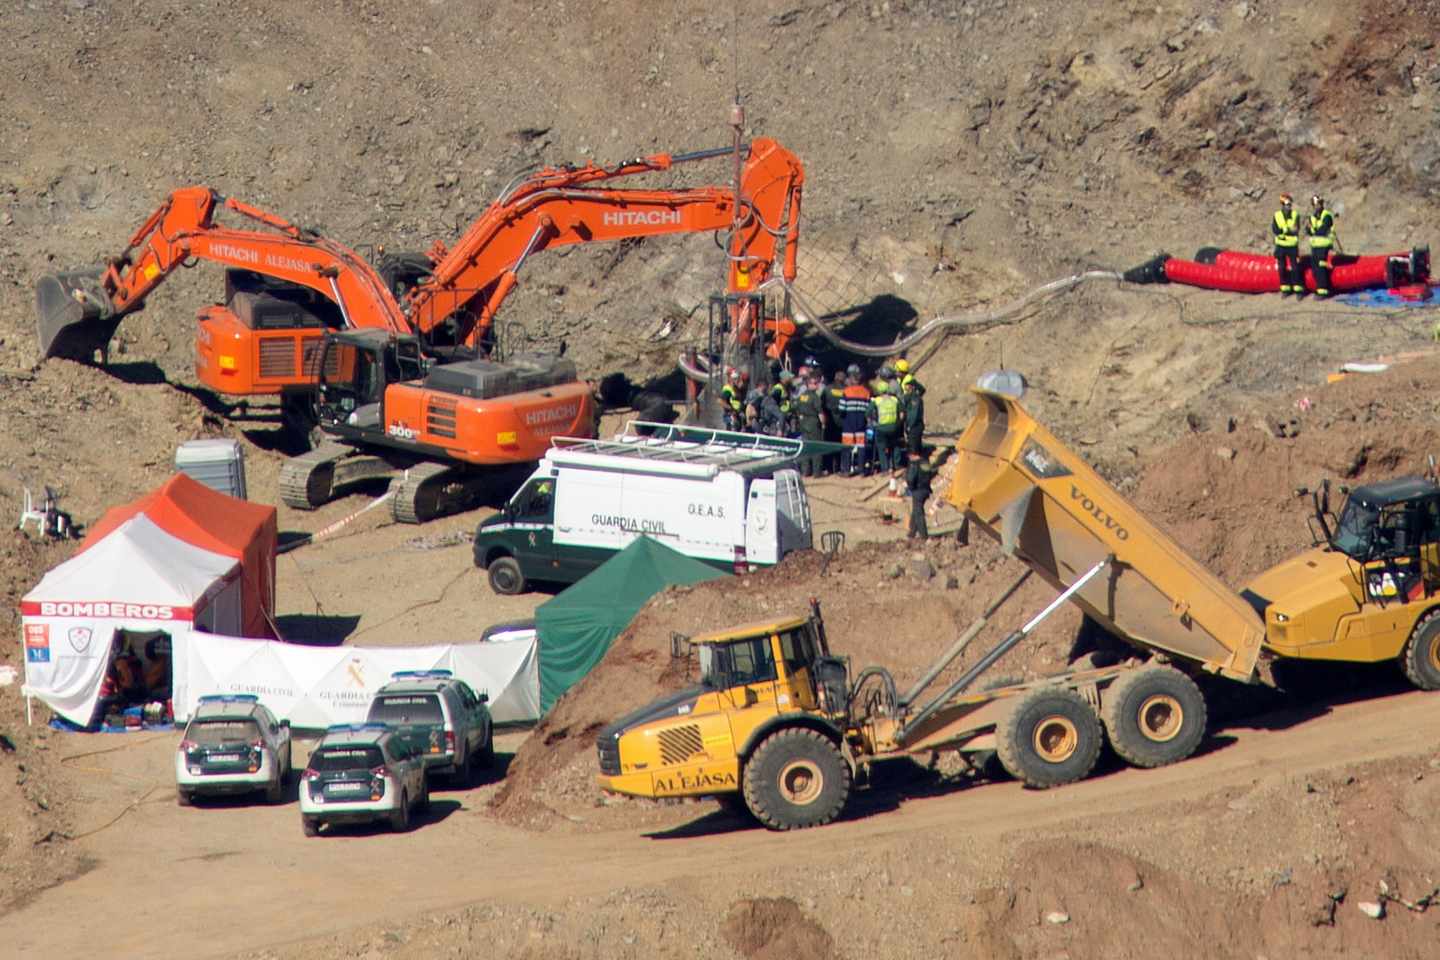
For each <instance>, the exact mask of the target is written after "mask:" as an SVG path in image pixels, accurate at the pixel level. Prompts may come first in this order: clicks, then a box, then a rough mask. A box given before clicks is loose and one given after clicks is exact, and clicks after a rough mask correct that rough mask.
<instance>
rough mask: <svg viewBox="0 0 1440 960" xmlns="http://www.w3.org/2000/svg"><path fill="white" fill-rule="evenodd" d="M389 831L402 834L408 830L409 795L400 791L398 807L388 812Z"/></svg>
mask: <svg viewBox="0 0 1440 960" xmlns="http://www.w3.org/2000/svg"><path fill="white" fill-rule="evenodd" d="M390 829H391V830H394V831H395V832H396V833H404V832H406V831H407V830H409V829H410V794H408V793H406V792H405V791H403V790H402V791H400V806H398V807H396V808H395V809H394V810H392V811H391V812H390Z"/></svg>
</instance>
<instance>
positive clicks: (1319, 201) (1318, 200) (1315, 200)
mask: <svg viewBox="0 0 1440 960" xmlns="http://www.w3.org/2000/svg"><path fill="white" fill-rule="evenodd" d="M1310 205H1311V206H1312V207H1323V206H1325V198H1324V197H1322V196H1320V194H1318V193H1317V194H1315V195H1314V196H1312V197H1311V198H1310Z"/></svg>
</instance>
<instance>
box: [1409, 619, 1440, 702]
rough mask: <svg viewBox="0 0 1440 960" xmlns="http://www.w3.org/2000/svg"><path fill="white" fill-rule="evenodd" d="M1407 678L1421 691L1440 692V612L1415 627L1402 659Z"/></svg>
mask: <svg viewBox="0 0 1440 960" xmlns="http://www.w3.org/2000/svg"><path fill="white" fill-rule="evenodd" d="M1402 663H1403V665H1404V667H1405V676H1407V677H1409V678H1410V682H1411V683H1413V684H1415V686H1417V687H1419V688H1420V689H1421V690H1440V610H1437V611H1435V612H1434V613H1430V614H1427V615H1426V616H1425V618H1424V619H1423V620H1421V621H1420V622H1419V623H1417V624H1416V625H1415V629H1414V631H1413V632H1412V633H1411V634H1410V642H1409V643H1407V644H1405V653H1404V655H1403V657H1402Z"/></svg>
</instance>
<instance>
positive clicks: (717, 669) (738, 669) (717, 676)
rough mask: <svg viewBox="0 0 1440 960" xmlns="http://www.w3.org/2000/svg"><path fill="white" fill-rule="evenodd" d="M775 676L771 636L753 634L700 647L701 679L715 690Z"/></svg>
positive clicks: (764, 681) (765, 679)
mask: <svg viewBox="0 0 1440 960" xmlns="http://www.w3.org/2000/svg"><path fill="white" fill-rule="evenodd" d="M774 679H775V658H774V656H773V655H772V654H771V651H770V637H769V636H761V637H752V638H750V639H748V640H736V641H733V642H730V643H718V644H704V645H702V646H701V647H700V680H701V682H702V683H704V684H705V685H706V686H708V687H710V688H711V689H714V690H725V689H728V688H730V687H739V686H748V685H750V684H755V683H769V682H772V681H774Z"/></svg>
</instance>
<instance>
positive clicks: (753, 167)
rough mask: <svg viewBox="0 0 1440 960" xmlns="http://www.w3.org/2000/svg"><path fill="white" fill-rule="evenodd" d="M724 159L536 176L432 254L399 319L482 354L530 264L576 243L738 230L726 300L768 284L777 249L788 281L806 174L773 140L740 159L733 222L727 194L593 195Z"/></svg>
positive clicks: (645, 162)
mask: <svg viewBox="0 0 1440 960" xmlns="http://www.w3.org/2000/svg"><path fill="white" fill-rule="evenodd" d="M729 152H730V151H729V150H707V151H699V152H695V153H688V154H678V155H671V154H663V153H662V154H655V155H653V156H650V157H643V158H640V159H637V160H632V161H629V162H627V163H622V164H619V165H618V166H614V167H602V166H598V165H596V164H590V165H587V166H584V167H578V168H577V167H549V168H546V169H544V170H541V171H539V172H538V173H535V174H533V175H531V176H529V177H527V178H525V179H524V180H522V181H520V182H519V183H518V184H516V185H515V186H514V187H512V188H510V189H508V190H506V191H505V192H503V193H502V194H501V196H500V197H499V198H498V199H497V200H496V201H495V202H494V203H493V204H491V206H490V207H489V209H487V210H486V211H485V213H483V214H482V215H481V216H480V218H479V219H477V220H476V221H475V223H474V224H472V225H471V226H470V228H469V229H468V230H466V232H465V234H464V235H463V236H461V237H460V239H459V240H458V241H456V243H455V244H454V245H453V246H451V247H448V248H447V247H445V246H444V245H443V244H436V245H435V247H433V248H432V249H431V251H430V253H429V256H430V259H431V260H432V261H433V262H434V265H435V266H434V270H433V272H432V273H431V275H430V276H429V277H428V278H427V279H425V280H424V281H423V282H422V283H420V284H419V285H418V286H416V287H415V288H414V289H413V290H411V291H410V293H409V294H408V295H407V296H406V298H405V301H404V309H405V311H406V313H407V315H408V316H409V318H410V320H411V322H412V323H413V324H414V326H415V329H416V330H418V331H419V332H420V333H421V335H422V336H424V335H430V334H431V333H433V331H435V330H437V329H438V328H439V327H440V326H441V325H443V324H445V323H446V322H447V321H451V320H454V321H455V322H456V340H457V342H459V343H461V344H464V345H467V346H471V347H476V348H479V347H482V346H483V345H484V344H485V342H486V341H487V338H488V337H489V335H490V330H491V327H492V325H493V323H494V319H495V315H496V312H497V311H498V309H499V307H500V305H501V303H503V302H504V300H505V298H506V296H508V295H509V293H510V292H511V291H512V290H513V289H514V287H515V284H516V282H517V279H518V275H519V271H520V268H521V266H523V264H524V263H525V261H526V259H528V258H529V257H530V255H531V254H534V253H536V252H539V251H541V250H546V249H550V248H554V247H561V246H567V245H570V244H577V243H596V242H607V241H618V240H624V239H631V238H636V237H648V236H663V235H668V234H677V233H703V232H716V231H722V230H725V231H729V230H732V229H733V228H735V227H736V226H737V225H738V230H736V231H735V232H734V234H733V235H732V236H731V237H730V239H729V242H728V244H727V247H726V248H727V252H728V256H729V277H728V283H729V289H730V291H731V292H736V291H744V290H747V289H752V288H754V287H757V286H759V284H761V283H763V282H764V281H765V280H766V279H768V278H769V276H770V275H771V272H772V271H773V270H774V263H775V259H776V257H777V256H778V254H779V251H780V249H781V247H782V245H783V247H784V257H785V259H784V263H783V265H782V267H781V269H782V271H783V275H784V277H785V278H786V279H787V280H794V278H795V273H796V257H797V252H798V241H799V232H800V230H799V218H800V195H801V188H802V187H803V185H804V181H805V171H804V167H803V166H802V165H801V163H800V161H799V159H798V158H796V157H795V155H794V154H792V153H791V152H790V151H788V150H786V149H785V148H784V147H782V146H780V144H778V143H776V142H775V141H774V140H770V139H767V138H761V139H757V140H755V141H754V142H753V143H751V144H750V145H749V147H748V149H747V159H746V162H745V166H744V171H743V174H742V178H741V189H740V194H741V196H740V201H739V203H740V211H739V214H740V215H739V216H738V217H737V216H736V209H735V206H736V200H735V191H734V189H733V188H730V187H697V188H689V189H674V190H635V189H616V188H607V187H597V186H593V184H595V183H597V182H600V181H605V180H611V179H614V178H617V177H626V176H635V175H639V174H644V173H653V172H658V171H664V170H669V169H670V168H671V167H673V166H674V165H675V164H679V163H688V162H692V161H696V160H703V159H707V158H711V157H716V156H721V155H725V154H728V153H729Z"/></svg>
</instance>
